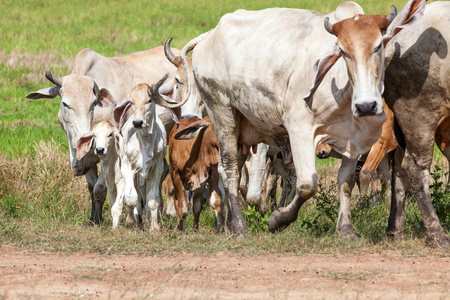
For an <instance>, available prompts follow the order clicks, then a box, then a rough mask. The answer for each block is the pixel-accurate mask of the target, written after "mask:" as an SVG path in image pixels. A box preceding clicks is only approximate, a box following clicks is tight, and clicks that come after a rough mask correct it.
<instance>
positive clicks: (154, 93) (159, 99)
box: [147, 74, 189, 108]
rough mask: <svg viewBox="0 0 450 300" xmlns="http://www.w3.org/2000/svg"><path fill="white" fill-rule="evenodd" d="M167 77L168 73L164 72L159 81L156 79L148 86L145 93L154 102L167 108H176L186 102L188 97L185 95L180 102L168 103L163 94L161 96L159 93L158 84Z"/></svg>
mask: <svg viewBox="0 0 450 300" xmlns="http://www.w3.org/2000/svg"><path fill="white" fill-rule="evenodd" d="M167 77H169V74H166V75H165V76H164V77H163V78H162V79H161V80H160V81H158V82H157V83H156V84H155V85H152V86H150V87H149V88H148V90H147V93H148V95H149V96H150V98H151V99H152V101H154V102H155V103H156V104H158V105H161V106H164V107H167V108H177V107H180V106H182V105H183V104H185V103H186V101H187V100H188V99H189V97H186V98H185V99H183V101H181V102H180V103H169V102H168V101H166V100H165V99H164V97H165V96H162V95H161V94H160V93H159V88H160V86H161V85H162V84H163V83H164V81H166V79H167Z"/></svg>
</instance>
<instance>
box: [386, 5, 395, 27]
mask: <svg viewBox="0 0 450 300" xmlns="http://www.w3.org/2000/svg"><path fill="white" fill-rule="evenodd" d="M396 16H397V7H395V6H394V5H392V10H391V13H390V14H389V15H388V16H387V17H386V18H387V20H388V24H387V26H389V25H390V24H391V22H392V21H393V20H394V19H395V17H396ZM387 26H386V27H387Z"/></svg>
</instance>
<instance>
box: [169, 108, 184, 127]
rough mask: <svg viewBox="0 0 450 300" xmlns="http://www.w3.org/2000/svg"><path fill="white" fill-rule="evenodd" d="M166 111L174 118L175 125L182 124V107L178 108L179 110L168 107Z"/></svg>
mask: <svg viewBox="0 0 450 300" xmlns="http://www.w3.org/2000/svg"><path fill="white" fill-rule="evenodd" d="M166 109H167V110H168V111H169V113H170V116H171V117H172V120H174V121H175V123H177V124H180V119H181V108H180V107H177V108H168V107H166Z"/></svg>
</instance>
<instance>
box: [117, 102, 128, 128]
mask: <svg viewBox="0 0 450 300" xmlns="http://www.w3.org/2000/svg"><path fill="white" fill-rule="evenodd" d="M130 107H131V101H130V99H124V100H122V102H120V103H119V104H118V105H117V106H116V107H115V108H114V112H113V116H114V123H115V124H114V125H115V126H116V128H119V130H120V129H121V128H122V126H123V123H125V116H126V113H127V111H128V109H130Z"/></svg>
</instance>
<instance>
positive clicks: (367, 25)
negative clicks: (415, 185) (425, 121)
mask: <svg viewBox="0 0 450 300" xmlns="http://www.w3.org/2000/svg"><path fill="white" fill-rule="evenodd" d="M424 10H425V0H419V1H417V0H410V1H409V2H408V3H407V4H406V6H405V7H404V8H403V9H402V11H401V12H400V13H399V14H398V15H397V10H396V8H395V7H394V6H393V7H392V12H391V14H390V15H388V16H384V15H355V16H353V17H352V18H348V19H345V20H342V21H340V22H337V23H336V24H330V22H329V19H328V18H326V19H325V22H324V25H325V29H326V30H327V31H328V32H329V33H330V34H333V35H335V36H336V37H337V42H336V45H335V47H333V48H332V49H331V50H330V51H329V52H328V53H327V54H325V56H324V57H322V58H321V59H319V60H318V61H317V62H316V63H315V65H314V78H313V86H312V87H311V90H310V93H309V94H308V95H307V96H306V97H305V100H306V102H307V104H308V106H309V107H311V101H312V99H313V96H314V93H315V91H316V90H317V88H318V87H319V85H320V83H321V82H322V80H323V78H324V77H325V75H326V73H327V72H328V70H329V69H330V68H331V67H332V66H333V65H334V63H335V62H336V61H337V60H338V59H339V58H340V57H343V59H344V60H345V63H346V65H347V70H348V76H349V79H350V84H351V87H352V92H353V93H352V106H351V109H352V112H353V115H354V116H355V117H364V116H370V115H378V114H382V113H383V100H382V94H383V91H384V83H383V80H384V46H385V45H386V44H387V43H388V42H389V40H390V39H391V38H392V37H393V36H394V35H395V34H397V33H398V32H400V30H401V29H403V28H404V27H405V26H409V25H411V24H413V23H415V22H416V21H417V20H419V19H420V18H421V17H422V16H423V12H424Z"/></svg>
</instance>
